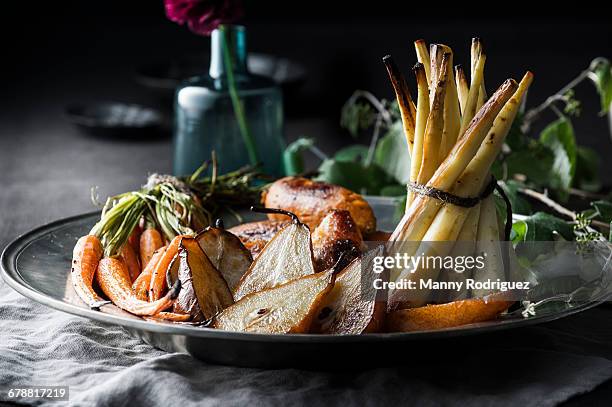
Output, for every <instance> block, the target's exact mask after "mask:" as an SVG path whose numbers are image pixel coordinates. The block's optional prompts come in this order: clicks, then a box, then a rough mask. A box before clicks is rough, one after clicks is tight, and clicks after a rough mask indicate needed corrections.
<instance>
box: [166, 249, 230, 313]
mask: <svg viewBox="0 0 612 407" xmlns="http://www.w3.org/2000/svg"><path fill="white" fill-rule="evenodd" d="M176 261H178V279H179V280H180V282H181V287H182V289H181V291H180V293H179V295H178V298H177V299H176V302H175V304H174V312H176V313H180V314H189V315H191V316H192V317H193V320H194V321H202V320H208V319H210V318H212V317H214V316H215V315H217V314H218V313H219V312H221V311H222V310H223V309H224V308H226V307H228V306H230V305H231V304H232V303H233V302H234V300H233V298H232V293H231V291H230V289H229V287H228V286H227V283H226V282H225V280H224V279H223V276H222V275H221V273H219V271H218V270H217V269H216V268H215V266H213V264H212V263H211V261H210V260H209V259H208V256H206V253H204V251H203V250H202V248H201V247H200V245H199V244H198V241H197V240H196V239H195V238H189V237H183V238H182V239H181V243H180V244H179V251H178V257H177V259H176V260H175V262H176ZM170 267H172V265H170Z"/></svg>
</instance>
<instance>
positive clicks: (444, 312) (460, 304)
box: [386, 298, 512, 332]
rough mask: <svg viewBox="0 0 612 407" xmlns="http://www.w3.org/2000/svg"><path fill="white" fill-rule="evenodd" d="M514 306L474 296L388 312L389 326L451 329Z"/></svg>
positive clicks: (396, 329)
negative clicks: (445, 302)
mask: <svg viewBox="0 0 612 407" xmlns="http://www.w3.org/2000/svg"><path fill="white" fill-rule="evenodd" d="M510 305H512V301H495V300H489V301H487V299H481V298H474V299H469V300H462V301H454V302H449V303H447V304H436V305H426V306H424V307H419V308H410V309H402V310H397V311H392V312H390V313H389V314H387V318H386V326H387V330H388V331H390V332H408V331H425V330H431V329H444V328H451V327H454V326H459V325H465V324H473V323H476V322H483V321H488V320H491V319H495V318H496V317H497V316H499V314H501V313H502V312H504V311H505V310H507V309H508V307H509V306H510Z"/></svg>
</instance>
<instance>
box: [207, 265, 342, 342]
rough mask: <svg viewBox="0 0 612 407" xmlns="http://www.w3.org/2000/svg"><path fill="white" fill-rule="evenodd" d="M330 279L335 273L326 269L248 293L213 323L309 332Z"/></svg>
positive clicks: (244, 328)
mask: <svg viewBox="0 0 612 407" xmlns="http://www.w3.org/2000/svg"><path fill="white" fill-rule="evenodd" d="M333 279H334V273H333V271H332V270H329V271H326V272H323V273H317V274H313V275H309V276H306V277H302V278H299V279H296V280H293V281H289V282H288V283H285V284H282V285H280V286H278V287H274V288H268V289H265V290H263V291H259V292H255V293H251V294H249V295H247V296H245V297H244V298H242V299H241V300H240V301H238V302H237V303H235V304H234V305H232V306H231V307H229V308H227V309H225V310H224V311H223V312H222V313H221V314H220V315H218V316H217V317H216V318H215V320H214V323H213V326H214V327H215V328H219V329H224V330H227V331H245V332H258V333H271V334H281V333H305V332H308V329H309V327H310V325H311V323H312V319H313V317H314V315H315V313H316V311H317V309H318V307H319V304H320V302H321V300H322V299H323V298H324V297H325V295H326V294H327V293H328V292H329V290H331V288H332V286H333Z"/></svg>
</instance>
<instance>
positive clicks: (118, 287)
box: [96, 257, 180, 315]
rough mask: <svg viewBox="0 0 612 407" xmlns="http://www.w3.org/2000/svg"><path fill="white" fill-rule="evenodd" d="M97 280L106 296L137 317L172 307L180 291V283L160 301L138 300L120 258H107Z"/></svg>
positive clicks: (101, 261) (99, 266)
mask: <svg viewBox="0 0 612 407" xmlns="http://www.w3.org/2000/svg"><path fill="white" fill-rule="evenodd" d="M96 279H97V281H98V284H100V288H101V289H102V291H104V294H106V295H107V296H108V298H110V299H111V300H112V301H113V303H114V304H115V305H116V306H118V307H119V308H121V309H123V310H125V311H128V312H131V313H132V314H135V315H155V314H157V313H159V312H161V311H163V310H165V309H166V308H168V307H170V306H171V305H172V303H173V302H174V299H175V298H176V296H177V295H178V293H179V291H180V282H179V283H178V284H175V285H174V287H172V289H171V290H170V291H168V294H166V295H165V296H164V297H162V298H160V299H159V300H158V301H154V302H147V301H141V300H139V299H137V298H136V297H135V296H134V294H133V293H132V287H131V282H130V275H129V272H128V269H127V266H126V265H125V263H124V262H123V261H122V260H121V259H120V258H119V257H105V258H103V259H102V260H100V262H99V263H98V271H97V273H96Z"/></svg>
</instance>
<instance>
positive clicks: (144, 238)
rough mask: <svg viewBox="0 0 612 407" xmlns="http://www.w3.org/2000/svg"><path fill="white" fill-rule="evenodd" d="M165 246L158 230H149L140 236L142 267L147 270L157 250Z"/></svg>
mask: <svg viewBox="0 0 612 407" xmlns="http://www.w3.org/2000/svg"><path fill="white" fill-rule="evenodd" d="M163 245H164V239H162V235H161V233H159V231H158V230H157V229H154V228H147V229H145V230H144V232H142V234H141V235H140V267H142V268H145V267H146V266H147V264H149V260H151V256H153V253H154V252H155V250H157V249H159V248H160V247H162V246H163Z"/></svg>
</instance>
